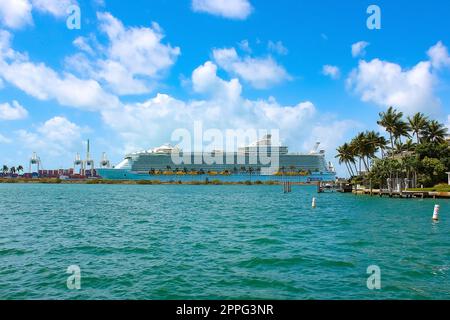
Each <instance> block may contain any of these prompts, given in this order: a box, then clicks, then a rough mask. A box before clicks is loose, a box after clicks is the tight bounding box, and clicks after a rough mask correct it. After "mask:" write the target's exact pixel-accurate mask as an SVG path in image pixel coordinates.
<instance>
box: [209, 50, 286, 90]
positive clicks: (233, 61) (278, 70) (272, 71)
mask: <svg viewBox="0 0 450 320" xmlns="http://www.w3.org/2000/svg"><path fill="white" fill-rule="evenodd" d="M213 57H214V61H215V62H216V63H217V64H218V65H219V66H220V67H221V68H223V69H224V70H226V71H227V72H230V73H231V74H233V75H236V76H238V77H239V78H241V79H243V80H244V81H246V82H248V83H250V85H252V86H253V87H254V88H257V89H266V88H269V87H272V86H274V85H277V84H279V83H281V82H283V81H286V80H290V79H291V77H290V76H289V74H288V73H287V71H286V70H285V69H284V67H283V66H280V65H279V64H278V63H277V62H276V61H275V60H274V59H273V58H272V57H265V58H252V57H249V56H247V57H244V58H241V57H239V55H238V54H237V52H236V49H234V48H227V49H215V50H213Z"/></svg>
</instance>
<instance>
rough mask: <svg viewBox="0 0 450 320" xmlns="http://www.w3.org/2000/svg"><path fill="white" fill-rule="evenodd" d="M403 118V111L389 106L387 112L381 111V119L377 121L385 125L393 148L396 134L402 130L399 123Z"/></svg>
mask: <svg viewBox="0 0 450 320" xmlns="http://www.w3.org/2000/svg"><path fill="white" fill-rule="evenodd" d="M402 118H403V113H402V112H398V111H397V110H396V109H394V108H393V107H389V108H388V110H387V111H386V112H381V113H380V120H379V121H378V122H377V123H378V125H380V126H382V127H384V128H385V129H386V131H387V132H388V133H389V140H390V141H391V148H392V150H393V149H394V136H395V135H396V134H398V132H399V131H400V130H399V129H400V128H399V123H400V122H402Z"/></svg>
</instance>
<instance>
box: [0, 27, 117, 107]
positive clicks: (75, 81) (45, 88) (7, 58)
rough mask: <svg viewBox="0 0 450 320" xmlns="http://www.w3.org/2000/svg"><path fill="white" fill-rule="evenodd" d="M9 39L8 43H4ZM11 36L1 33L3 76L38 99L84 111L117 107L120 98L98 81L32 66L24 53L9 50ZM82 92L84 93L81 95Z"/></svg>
mask: <svg viewBox="0 0 450 320" xmlns="http://www.w3.org/2000/svg"><path fill="white" fill-rule="evenodd" d="M2 38H3V39H7V40H3V41H2ZM8 41H9V37H7V36H5V35H3V37H2V35H1V34H0V77H1V78H3V79H4V80H6V81H7V82H9V83H10V84H12V85H14V86H16V87H17V88H19V89H21V90H22V91H24V92H25V93H26V94H28V95H30V96H33V97H35V98H37V99H39V100H44V101H46V100H52V99H55V100H57V101H58V103H59V104H61V105H63V106H68V107H74V108H80V109H84V110H92V111H93V110H101V109H104V108H114V107H117V106H118V105H119V104H120V102H119V100H118V99H117V97H115V96H113V95H111V94H109V93H107V92H105V91H104V90H103V89H102V87H101V86H100V84H99V83H98V82H97V81H95V80H91V79H88V80H83V79H80V78H77V77H75V76H74V75H73V74H70V73H63V74H61V75H60V74H58V73H57V72H56V71H54V70H53V69H51V68H49V67H47V66H46V65H45V64H43V63H33V62H31V61H29V58H28V57H27V56H26V55H25V54H21V53H19V52H16V51H14V50H13V49H12V48H10V47H9V43H8ZM80 93H82V94H80Z"/></svg>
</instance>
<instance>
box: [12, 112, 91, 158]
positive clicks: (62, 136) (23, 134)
mask: <svg viewBox="0 0 450 320" xmlns="http://www.w3.org/2000/svg"><path fill="white" fill-rule="evenodd" d="M84 131H86V129H85V128H82V127H79V126H78V125H76V124H75V123H73V122H71V121H69V120H68V119H67V118H65V117H54V118H51V119H49V120H48V121H46V122H45V123H43V124H41V125H39V126H38V127H37V128H36V130H35V131H34V132H30V131H27V130H19V131H17V132H16V133H17V136H18V139H19V140H20V141H21V142H22V143H23V145H24V146H26V148H32V149H33V151H37V150H39V151H40V152H39V153H40V154H41V156H42V154H44V155H51V156H58V157H63V158H64V159H66V160H67V159H68V157H70V158H71V157H72V156H73V153H74V150H73V148H74V146H75V145H76V144H77V143H79V142H80V141H81V135H82V133H83V132H84Z"/></svg>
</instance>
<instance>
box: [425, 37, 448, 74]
mask: <svg viewBox="0 0 450 320" xmlns="http://www.w3.org/2000/svg"><path fill="white" fill-rule="evenodd" d="M427 54H428V56H429V57H430V61H431V65H432V66H433V67H434V68H436V69H440V68H442V67H448V66H450V56H449V54H448V50H447V47H446V46H444V44H443V43H442V42H441V41H439V42H438V43H437V44H435V45H434V46H432V47H431V48H430V49H429V50H428V52H427Z"/></svg>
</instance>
